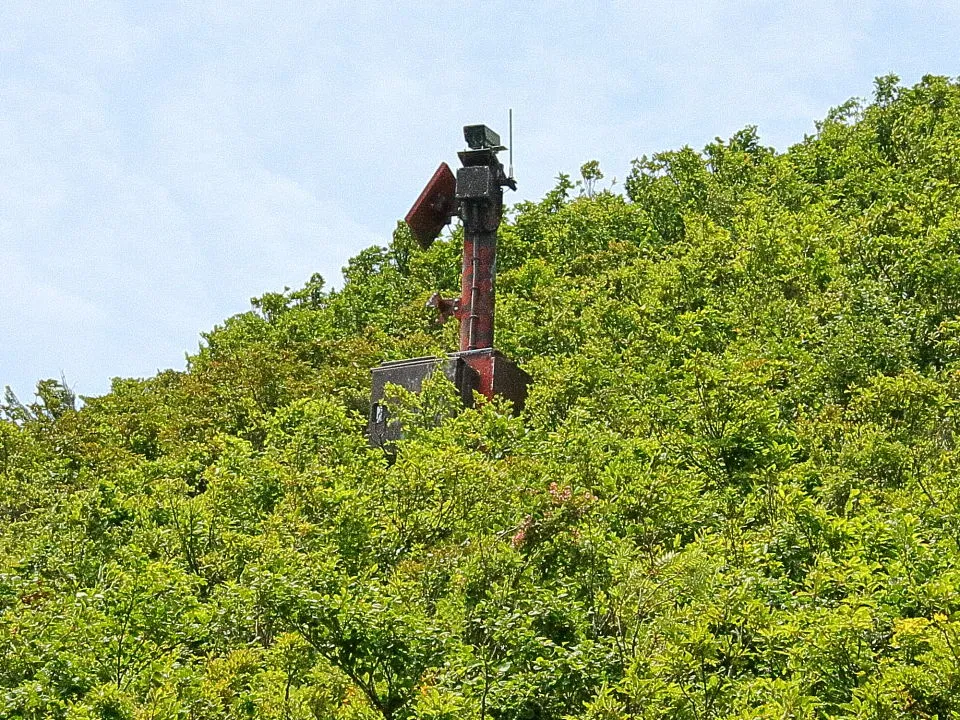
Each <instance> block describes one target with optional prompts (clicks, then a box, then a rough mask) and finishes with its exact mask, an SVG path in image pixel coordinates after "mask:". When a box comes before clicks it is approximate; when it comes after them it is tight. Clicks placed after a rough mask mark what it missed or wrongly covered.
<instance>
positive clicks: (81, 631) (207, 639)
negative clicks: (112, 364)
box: [0, 77, 960, 720]
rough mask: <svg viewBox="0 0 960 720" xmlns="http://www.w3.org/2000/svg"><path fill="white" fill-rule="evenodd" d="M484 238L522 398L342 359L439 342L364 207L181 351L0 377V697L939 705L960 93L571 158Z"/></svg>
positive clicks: (956, 304) (83, 709) (86, 710)
mask: <svg viewBox="0 0 960 720" xmlns="http://www.w3.org/2000/svg"><path fill="white" fill-rule="evenodd" d="M582 174H583V179H582V180H581V181H579V182H572V181H571V180H570V178H568V177H567V176H563V175H561V176H560V177H559V178H558V184H557V186H556V188H555V189H554V190H553V191H551V192H550V193H548V194H547V196H546V197H545V198H544V199H543V200H542V201H540V202H538V203H522V204H520V205H518V206H516V207H514V208H513V209H512V210H511V211H509V212H508V216H507V219H506V222H505V223H504V226H503V228H502V231H501V245H500V247H501V250H500V255H499V258H500V260H499V266H500V269H499V273H500V274H499V277H498V320H497V321H498V340H497V344H498V346H499V347H500V348H501V349H502V350H503V351H504V352H505V353H506V354H507V355H509V356H511V357H513V358H515V359H516V360H518V361H519V362H520V363H521V364H522V365H523V367H524V368H525V369H526V370H527V371H528V372H529V373H530V374H531V375H532V376H533V378H534V385H533V387H532V393H531V396H530V399H529V401H528V404H527V407H526V408H525V410H524V412H523V413H522V414H520V415H519V416H514V415H512V414H511V413H510V411H509V408H508V407H505V406H504V405H503V404H502V403H499V402H494V403H488V404H482V405H480V406H478V407H476V408H475V409H469V410H462V409H460V408H459V407H458V406H457V403H456V401H455V399H454V398H453V396H452V393H451V388H450V387H449V386H447V385H445V384H444V382H443V381H440V380H437V381H435V382H433V383H431V384H430V385H429V386H428V387H427V389H426V390H425V392H424V393H423V394H422V395H421V396H410V395H404V394H403V393H399V395H398V397H397V398H396V401H395V408H394V410H395V412H397V413H400V414H401V416H402V417H404V418H405V427H406V429H407V434H406V437H405V438H404V440H402V441H401V442H400V443H399V444H398V447H397V455H396V459H395V462H389V461H388V459H387V458H385V457H384V455H383V453H382V452H380V451H379V450H376V449H371V448H369V447H368V445H367V442H366V439H365V438H364V435H363V428H364V420H365V412H366V403H367V395H368V392H369V385H370V376H369V370H370V368H371V367H372V366H374V365H376V364H377V363H379V362H381V361H382V360H385V359H399V358H405V357H414V356H419V355H425V354H432V353H433V354H435V353H442V352H444V351H445V350H448V349H451V348H454V347H456V339H455V333H456V329H455V327H453V325H452V324H451V325H447V326H443V327H440V326H437V325H435V324H434V323H433V322H432V318H431V317H430V315H429V311H427V310H426V309H424V301H425V300H426V298H427V297H428V296H429V294H430V293H431V292H433V291H435V290H441V291H446V292H447V293H455V292H456V289H457V284H458V279H459V278H458V268H459V261H458V256H459V243H460V241H461V238H460V236H459V234H458V233H457V232H453V233H452V234H451V235H450V236H449V237H447V238H445V239H443V240H441V241H439V242H437V243H435V244H434V246H433V247H431V248H430V250H429V251H426V252H422V251H420V250H418V249H416V245H415V243H414V242H413V241H412V238H411V237H410V236H409V234H408V233H407V232H406V230H405V228H403V227H402V226H398V229H397V231H396V233H395V235H394V237H393V239H392V242H391V243H390V245H389V246H388V247H385V248H377V247H375V248H370V249H368V250H365V251H364V252H362V253H360V254H359V255H358V256H357V257H355V258H354V259H353V260H351V261H350V264H349V266H348V267H347V268H346V269H345V282H344V285H343V288H342V289H340V290H336V291H327V290H325V289H324V286H323V282H322V280H321V279H320V278H319V277H314V278H313V279H312V280H311V281H310V282H309V283H308V284H307V285H306V286H305V287H304V288H302V289H300V290H296V291H285V292H283V293H269V294H267V295H264V296H263V297H261V298H258V299H256V300H254V302H253V309H252V310H251V311H250V312H248V313H244V314H242V315H238V316H236V317H233V318H230V319H229V320H227V321H226V322H225V323H224V324H223V325H222V326H220V327H217V328H215V329H214V330H213V331H211V332H209V333H207V334H205V335H204V342H203V345H202V347H201V348H200V350H199V351H198V353H197V354H196V355H194V356H192V357H191V358H190V360H189V365H188V368H187V369H186V371H184V372H173V371H167V372H162V373H160V374H158V375H157V376H156V377H153V378H149V379H146V380H119V379H118V380H115V381H114V383H113V388H112V391H111V392H110V393H109V394H107V395H105V396H103V397H97V398H87V399H86V400H85V402H84V403H83V407H82V408H81V409H75V403H74V398H73V396H72V394H71V393H70V392H69V390H68V389H67V388H66V387H65V386H64V384H63V383H58V382H55V381H44V382H42V383H41V384H40V386H39V388H38V393H37V399H36V402H33V403H21V402H20V401H18V400H17V399H16V398H14V397H13V396H12V395H11V394H9V393H8V395H7V399H6V402H5V403H4V404H3V405H2V410H3V415H4V418H5V419H4V420H3V421H0V716H2V717H7V718H21V719H27V718H30V719H34V718H36V719H39V718H71V719H79V718H141V719H146V718H156V719H161V718H163V719H166V718H237V717H257V718H277V719H279V718H298V719H300V718H338V719H341V718H342V719H344V720H346V719H361V718H363V719H367V718H369V719H371V720H376V719H377V718H383V719H384V720H400V719H405V718H435V719H438V720H439V719H441V718H449V719H450V720H453V719H454V718H457V719H458V720H459V719H461V718H474V719H475V720H488V719H489V720H528V719H529V720H534V719H537V720H560V719H561V718H568V717H583V718H597V719H601V718H603V719H607V718H609V719H611V720H612V719H614V718H676V719H683V720H688V719H689V720H707V719H708V718H720V717H724V718H744V719H745V718H814V717H833V716H856V717H875V718H897V717H948V716H954V715H957V714H960V450H958V447H957V441H956V437H957V433H958V432H960V197H958V193H960V85H958V84H957V83H955V82H953V81H951V80H949V79H946V78H940V77H927V78H924V80H923V81H922V82H920V83H919V84H918V85H916V86H915V87H911V88H905V87H902V86H900V85H899V84H898V81H897V79H896V78H894V77H887V78H881V79H879V80H878V81H877V83H876V89H875V97H874V100H873V101H872V102H871V103H864V102H860V101H850V102H848V103H846V104H845V105H843V106H841V107H839V108H837V109H835V110H833V111H832V112H831V113H830V114H829V115H828V117H827V118H826V119H825V120H823V122H822V123H820V124H819V125H818V126H817V132H816V134H815V135H814V136H811V137H807V138H805V139H804V140H803V141H802V142H800V143H798V144H797V145H795V146H793V147H792V148H790V149H789V150H788V151H786V152H783V153H777V152H775V151H773V150H772V149H770V148H766V147H764V146H763V145H762V143H761V141H760V139H759V138H758V136H757V134H756V132H755V130H754V129H753V128H746V129H744V130H742V131H740V132H738V133H737V134H736V135H734V136H733V137H732V138H730V139H729V140H728V141H722V140H720V139H718V140H717V141H716V142H714V143H712V144H710V145H708V146H707V147H706V148H704V149H703V151H701V152H698V151H696V150H693V149H691V148H683V149H681V150H677V151H670V152H663V153H659V154H657V155H654V156H653V157H643V158H641V159H639V160H636V161H634V163H633V166H632V171H631V172H630V174H629V177H628V178H627V179H626V181H625V183H624V191H625V194H624V195H621V194H617V193H615V192H613V191H612V190H611V189H609V188H608V189H604V186H603V174H602V173H601V172H600V169H599V167H598V166H597V165H596V163H588V164H587V165H585V166H584V169H583V173H582Z"/></svg>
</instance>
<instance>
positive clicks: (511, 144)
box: [508, 108, 513, 180]
mask: <svg viewBox="0 0 960 720" xmlns="http://www.w3.org/2000/svg"><path fill="white" fill-rule="evenodd" d="M509 112H510V174H509V175H508V177H509V178H510V179H511V180H513V108H510V111H509Z"/></svg>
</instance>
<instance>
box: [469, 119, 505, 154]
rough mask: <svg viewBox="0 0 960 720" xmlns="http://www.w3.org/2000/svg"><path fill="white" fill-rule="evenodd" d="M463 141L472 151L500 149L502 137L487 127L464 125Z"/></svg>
mask: <svg viewBox="0 0 960 720" xmlns="http://www.w3.org/2000/svg"><path fill="white" fill-rule="evenodd" d="M463 139H464V140H466V141H467V147H469V148H470V149H471V150H486V149H488V148H496V147H500V136H499V135H497V133H495V132H494V131H493V130H491V129H490V128H488V127H487V126H486V125H464V126H463Z"/></svg>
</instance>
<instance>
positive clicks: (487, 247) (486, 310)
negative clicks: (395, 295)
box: [455, 126, 516, 352]
mask: <svg viewBox="0 0 960 720" xmlns="http://www.w3.org/2000/svg"><path fill="white" fill-rule="evenodd" d="M481 127H482V126H481ZM484 130H487V132H489V133H490V135H492V136H493V138H496V139H495V140H494V142H493V144H492V146H481V147H473V148H472V149H470V150H465V151H463V152H461V153H459V155H460V161H461V162H462V163H463V167H462V168H460V170H458V171H457V191H456V192H457V194H456V197H457V200H459V201H460V218H461V220H462V221H463V274H462V280H461V288H460V302H459V303H458V306H457V310H456V313H455V314H456V316H457V319H459V320H460V351H461V352H465V351H468V350H480V349H486V348H492V347H493V312H494V305H495V291H496V288H495V279H496V274H497V228H499V227H500V214H501V212H502V210H503V186H504V185H508V186H510V187H515V186H516V184H515V183H514V182H513V180H512V178H508V177H507V176H506V174H505V173H504V171H503V165H501V164H500V162H499V161H498V160H497V152H498V151H499V150H500V149H502V148H501V147H500V146H499V145H497V144H496V143H499V138H498V137H497V136H496V134H495V133H492V132H491V131H489V130H488V129H487V128H484ZM469 137H470V136H469V135H468V142H469Z"/></svg>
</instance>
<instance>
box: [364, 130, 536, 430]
mask: <svg viewBox="0 0 960 720" xmlns="http://www.w3.org/2000/svg"><path fill="white" fill-rule="evenodd" d="M463 135H464V139H465V140H466V142H467V149H466V150H463V151H462V152H460V153H458V155H459V157H460V163H461V165H462V167H461V168H459V169H458V170H457V174H456V176H455V177H454V174H453V171H452V170H451V169H450V167H449V166H448V165H447V164H446V163H441V165H440V167H439V168H437V171H436V172H435V173H434V174H433V177H432V178H431V179H430V182H429V183H427V186H426V187H425V188H424V190H423V192H422V193H420V196H419V197H418V198H417V201H416V202H415V203H414V204H413V207H412V208H411V209H410V212H409V213H407V216H406V223H407V226H408V227H409V228H410V231H411V232H412V233H413V236H414V237H415V238H416V239H417V242H418V243H419V244H420V246H421V247H423V248H424V249H426V248H428V247H430V245H431V244H432V243H433V241H434V240H435V239H436V238H437V236H438V235H439V234H440V232H441V231H442V230H443V228H444V226H445V225H447V224H448V223H449V222H450V220H451V219H452V218H453V217H454V216H455V215H459V217H460V219H461V221H462V223H463V265H462V270H463V271H462V275H461V286H460V297H459V298H453V299H446V298H443V297H441V296H440V294H439V293H434V295H433V296H432V297H431V298H430V300H429V302H428V303H427V305H428V306H429V307H433V308H435V309H436V310H437V312H438V313H439V315H440V319H441V320H442V321H443V320H447V319H448V318H450V317H455V318H457V320H459V322H460V350H459V352H456V353H451V354H450V355H448V356H447V357H446V358H436V357H423V358H415V359H412V360H400V361H395V362H388V363H383V364H382V365H380V366H379V367H376V368H374V369H373V371H372V374H373V382H372V393H371V398H370V422H369V426H368V432H369V436H370V442H371V443H372V444H374V445H378V446H382V445H384V444H386V443H388V442H391V441H393V440H396V439H397V438H398V437H399V436H400V434H401V428H399V427H397V425H396V423H395V422H393V423H392V422H391V421H390V418H389V417H388V413H387V410H386V408H385V407H384V406H383V404H382V401H383V397H384V388H385V387H386V385H387V384H388V383H393V384H395V385H400V386H402V387H405V388H407V389H408V390H412V391H414V392H419V391H420V389H421V387H422V385H423V381H424V380H425V379H426V378H427V377H429V376H430V375H431V374H432V373H434V372H435V371H436V370H437V369H440V370H441V371H442V372H443V373H444V374H445V375H446V376H447V378H448V379H449V380H450V381H451V382H453V383H454V385H456V387H457V389H458V390H459V391H460V397H461V399H462V400H463V402H464V404H466V405H470V404H472V402H473V393H474V391H476V392H478V393H480V394H481V395H483V396H484V397H486V398H493V396H494V395H501V396H503V397H506V398H508V399H509V400H511V401H512V402H513V405H514V408H516V409H517V410H519V409H522V408H523V403H524V400H525V399H526V396H527V385H528V384H529V382H530V377H529V376H528V375H527V374H526V373H525V372H524V371H523V370H521V369H520V368H518V367H517V366H516V364H515V363H513V362H512V361H511V360H509V359H508V358H506V357H505V356H504V355H502V354H501V353H500V352H498V351H497V350H495V349H494V347H493V341H494V311H495V309H496V274H497V229H498V228H499V227H500V218H501V215H502V211H503V188H504V187H509V188H511V189H512V190H516V188H517V186H516V182H515V181H514V179H513V178H512V177H511V176H509V175H508V174H507V173H506V172H505V171H504V169H503V165H502V164H501V163H500V161H499V160H498V159H497V153H498V152H500V151H501V150H505V149H506V148H504V147H503V146H502V145H501V144H500V136H499V135H497V133H495V132H493V131H492V130H491V129H490V128H488V127H487V126H486V125H467V126H465V127H464V128H463Z"/></svg>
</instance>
